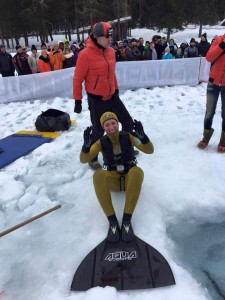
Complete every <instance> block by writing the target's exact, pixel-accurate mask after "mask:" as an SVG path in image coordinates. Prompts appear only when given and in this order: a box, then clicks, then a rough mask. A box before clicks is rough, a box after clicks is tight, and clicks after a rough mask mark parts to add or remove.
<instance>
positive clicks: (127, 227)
mask: <svg viewBox="0 0 225 300" xmlns="http://www.w3.org/2000/svg"><path fill="white" fill-rule="evenodd" d="M131 217H132V215H130V214H125V213H124V214H123V221H122V227H121V239H122V240H123V241H124V242H131V241H132V240H133V239H134V231H133V228H132V225H131Z"/></svg>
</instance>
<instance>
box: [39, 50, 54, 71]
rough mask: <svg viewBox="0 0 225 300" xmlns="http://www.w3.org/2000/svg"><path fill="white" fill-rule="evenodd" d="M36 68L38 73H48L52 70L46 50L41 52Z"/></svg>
mask: <svg viewBox="0 0 225 300" xmlns="http://www.w3.org/2000/svg"><path fill="white" fill-rule="evenodd" d="M38 68H39V71H40V73H44V72H50V71H51V70H52V69H51V65H50V59H49V57H48V53H47V50H45V49H43V50H41V55H40V56H39V60H38Z"/></svg>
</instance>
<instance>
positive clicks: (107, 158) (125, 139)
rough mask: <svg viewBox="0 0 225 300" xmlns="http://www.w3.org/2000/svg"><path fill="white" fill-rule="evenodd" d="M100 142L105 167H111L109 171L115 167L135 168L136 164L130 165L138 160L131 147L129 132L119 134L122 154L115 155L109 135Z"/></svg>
mask: <svg viewBox="0 0 225 300" xmlns="http://www.w3.org/2000/svg"><path fill="white" fill-rule="evenodd" d="M100 141H101V146H102V155H103V161H104V165H105V166H107V167H109V170H110V167H111V166H113V165H114V166H115V165H124V167H125V168H126V166H128V165H130V166H134V164H133V165H131V164H129V163H130V162H132V161H133V162H135V160H136V158H135V156H134V148H133V146H132V145H131V142H130V135H129V133H128V132H126V131H120V133H119V143H120V147H121V153H120V154H119V155H115V154H114V152H113V145H112V142H111V140H110V138H109V137H108V136H107V135H104V136H103V137H102V138H101V139H100Z"/></svg>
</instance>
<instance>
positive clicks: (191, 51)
mask: <svg viewBox="0 0 225 300" xmlns="http://www.w3.org/2000/svg"><path fill="white" fill-rule="evenodd" d="M184 57H185V58H190V57H198V48H197V47H196V41H195V39H194V38H192V39H191V40H190V46H188V47H187V48H186V49H185V50H184Z"/></svg>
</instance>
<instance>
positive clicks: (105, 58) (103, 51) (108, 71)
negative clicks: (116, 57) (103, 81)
mask: <svg viewBox="0 0 225 300" xmlns="http://www.w3.org/2000/svg"><path fill="white" fill-rule="evenodd" d="M103 57H104V59H105V61H106V63H107V65H108V75H107V79H108V83H109V95H108V97H109V96H110V95H111V86H110V82H109V62H108V60H107V59H106V57H105V53H104V51H103Z"/></svg>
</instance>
